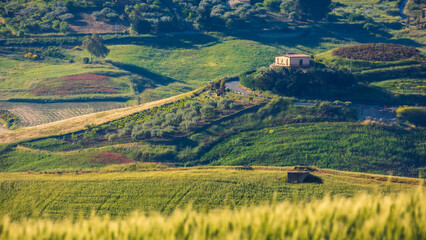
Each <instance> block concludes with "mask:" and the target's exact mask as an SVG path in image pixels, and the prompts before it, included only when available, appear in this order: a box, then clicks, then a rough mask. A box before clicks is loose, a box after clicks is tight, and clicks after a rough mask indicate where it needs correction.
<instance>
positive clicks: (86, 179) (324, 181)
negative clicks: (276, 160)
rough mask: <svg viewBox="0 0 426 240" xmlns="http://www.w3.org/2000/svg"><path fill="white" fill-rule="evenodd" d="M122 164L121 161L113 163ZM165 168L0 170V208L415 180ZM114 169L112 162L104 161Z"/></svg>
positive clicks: (277, 192)
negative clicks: (301, 178) (293, 179)
mask: <svg viewBox="0 0 426 240" xmlns="http://www.w3.org/2000/svg"><path fill="white" fill-rule="evenodd" d="M117 169H119V168H117ZM254 169H255V170H252V171H244V170H235V169H233V168H223V167H220V168H185V169H184V168H182V169H176V168H170V169H163V170H161V169H157V170H156V171H155V169H154V171H144V170H143V169H142V170H141V171H142V172H108V171H106V172H102V170H100V171H99V172H91V173H90V172H88V173H84V171H79V172H74V173H72V172H71V173H63V174H58V173H57V172H52V173H50V174H49V173H47V174H39V173H2V174H0V186H1V188H0V192H1V194H0V215H4V214H7V215H9V216H10V217H11V218H12V219H15V220H17V219H22V218H23V217H42V216H43V217H49V218H53V219H58V218H63V217H67V216H74V217H78V216H79V214H83V215H84V216H88V215H90V213H91V212H92V211H94V212H95V213H96V214H99V215H104V214H109V215H110V216H112V217H118V216H126V215H128V214H129V213H131V212H133V211H135V210H139V211H147V212H151V211H156V212H161V213H165V214H169V213H171V212H173V210H174V209H176V208H185V207H186V206H187V205H188V204H190V203H191V204H192V206H193V207H194V209H196V210H198V211H205V210H209V209H212V208H221V207H230V208H234V207H238V206H242V205H253V204H255V205H258V204H262V203H268V202H271V201H283V200H291V201H296V202H300V201H308V200H313V199H318V198H323V197H324V196H326V195H329V196H333V197H350V196H353V195H355V194H357V193H360V192H366V193H371V194H378V193H383V194H393V193H397V192H401V191H414V190H415V189H416V188H418V187H419V186H418V183H419V182H418V180H416V179H409V178H394V180H392V181H387V180H386V177H385V176H379V175H368V174H347V173H345V172H337V171H327V170H322V171H319V172H314V173H313V177H311V178H310V179H311V180H309V181H312V182H311V183H303V184H290V183H286V182H285V181H286V176H287V174H286V171H288V170H290V169H292V168H254ZM109 171H114V168H109Z"/></svg>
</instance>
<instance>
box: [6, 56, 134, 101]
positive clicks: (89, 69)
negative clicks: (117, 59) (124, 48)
mask: <svg viewBox="0 0 426 240" xmlns="http://www.w3.org/2000/svg"><path fill="white" fill-rule="evenodd" d="M0 65H1V66H2V68H1V69H0V80H1V81H0V100H8V99H22V98H23V99H43V98H49V96H37V95H34V94H33V93H31V92H30V90H31V89H33V88H35V87H37V86H38V85H40V84H43V83H44V82H46V81H49V80H54V79H58V78H61V77H67V76H74V75H82V74H95V73H101V74H107V75H111V74H112V75H117V74H118V75H124V76H125V75H129V73H128V72H125V71H122V70H120V69H117V68H115V67H112V66H108V65H100V64H98V65H96V64H95V65H89V64H82V63H77V62H76V63H68V62H65V61H57V62H54V61H33V60H22V61H20V60H16V59H13V58H11V57H6V56H4V55H2V56H0ZM111 80H112V82H113V84H114V85H116V86H119V87H121V89H120V91H121V94H122V95H129V96H131V95H132V94H133V89H132V88H131V86H130V82H129V80H128V79H126V77H114V78H112V79H111ZM85 95H86V96H88V97H93V96H96V95H94V94H89V95H88V94H85ZM98 95H99V94H98ZM78 97H82V96H78ZM106 97H108V96H106ZM61 98H65V99H66V98H67V96H56V97H53V96H51V97H50V98H49V99H61ZM68 98H70V97H69V96H68ZM74 98H75V97H74Z"/></svg>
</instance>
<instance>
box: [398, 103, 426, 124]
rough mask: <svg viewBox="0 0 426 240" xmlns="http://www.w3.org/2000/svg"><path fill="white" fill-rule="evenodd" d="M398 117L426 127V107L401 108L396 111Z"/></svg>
mask: <svg viewBox="0 0 426 240" xmlns="http://www.w3.org/2000/svg"><path fill="white" fill-rule="evenodd" d="M396 116H397V117H398V118H400V119H401V120H403V121H408V122H411V123H413V124H416V125H420V126H426V121H425V119H426V107H407V106H404V107H400V108H398V109H397V110H396Z"/></svg>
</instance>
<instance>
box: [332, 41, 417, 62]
mask: <svg viewBox="0 0 426 240" xmlns="http://www.w3.org/2000/svg"><path fill="white" fill-rule="evenodd" d="M333 54H334V55H336V56H339V57H343V58H351V57H352V58H353V59H359V60H367V61H399V60H404V59H413V60H421V59H422V57H421V55H420V52H419V51H418V50H417V49H415V48H413V47H408V46H404V45H398V44H389V43H367V44H359V45H352V46H347V47H340V48H338V49H335V50H333Z"/></svg>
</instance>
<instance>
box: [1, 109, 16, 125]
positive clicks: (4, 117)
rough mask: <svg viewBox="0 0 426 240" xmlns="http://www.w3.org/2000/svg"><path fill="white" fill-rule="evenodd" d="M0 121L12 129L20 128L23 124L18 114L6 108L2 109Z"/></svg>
mask: <svg viewBox="0 0 426 240" xmlns="http://www.w3.org/2000/svg"><path fill="white" fill-rule="evenodd" d="M0 122H1V123H2V124H3V125H4V126H5V127H6V128H10V129H15V128H18V127H20V125H21V120H20V119H19V117H18V116H16V115H15V114H13V113H11V112H9V111H8V110H4V109H2V110H0Z"/></svg>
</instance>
